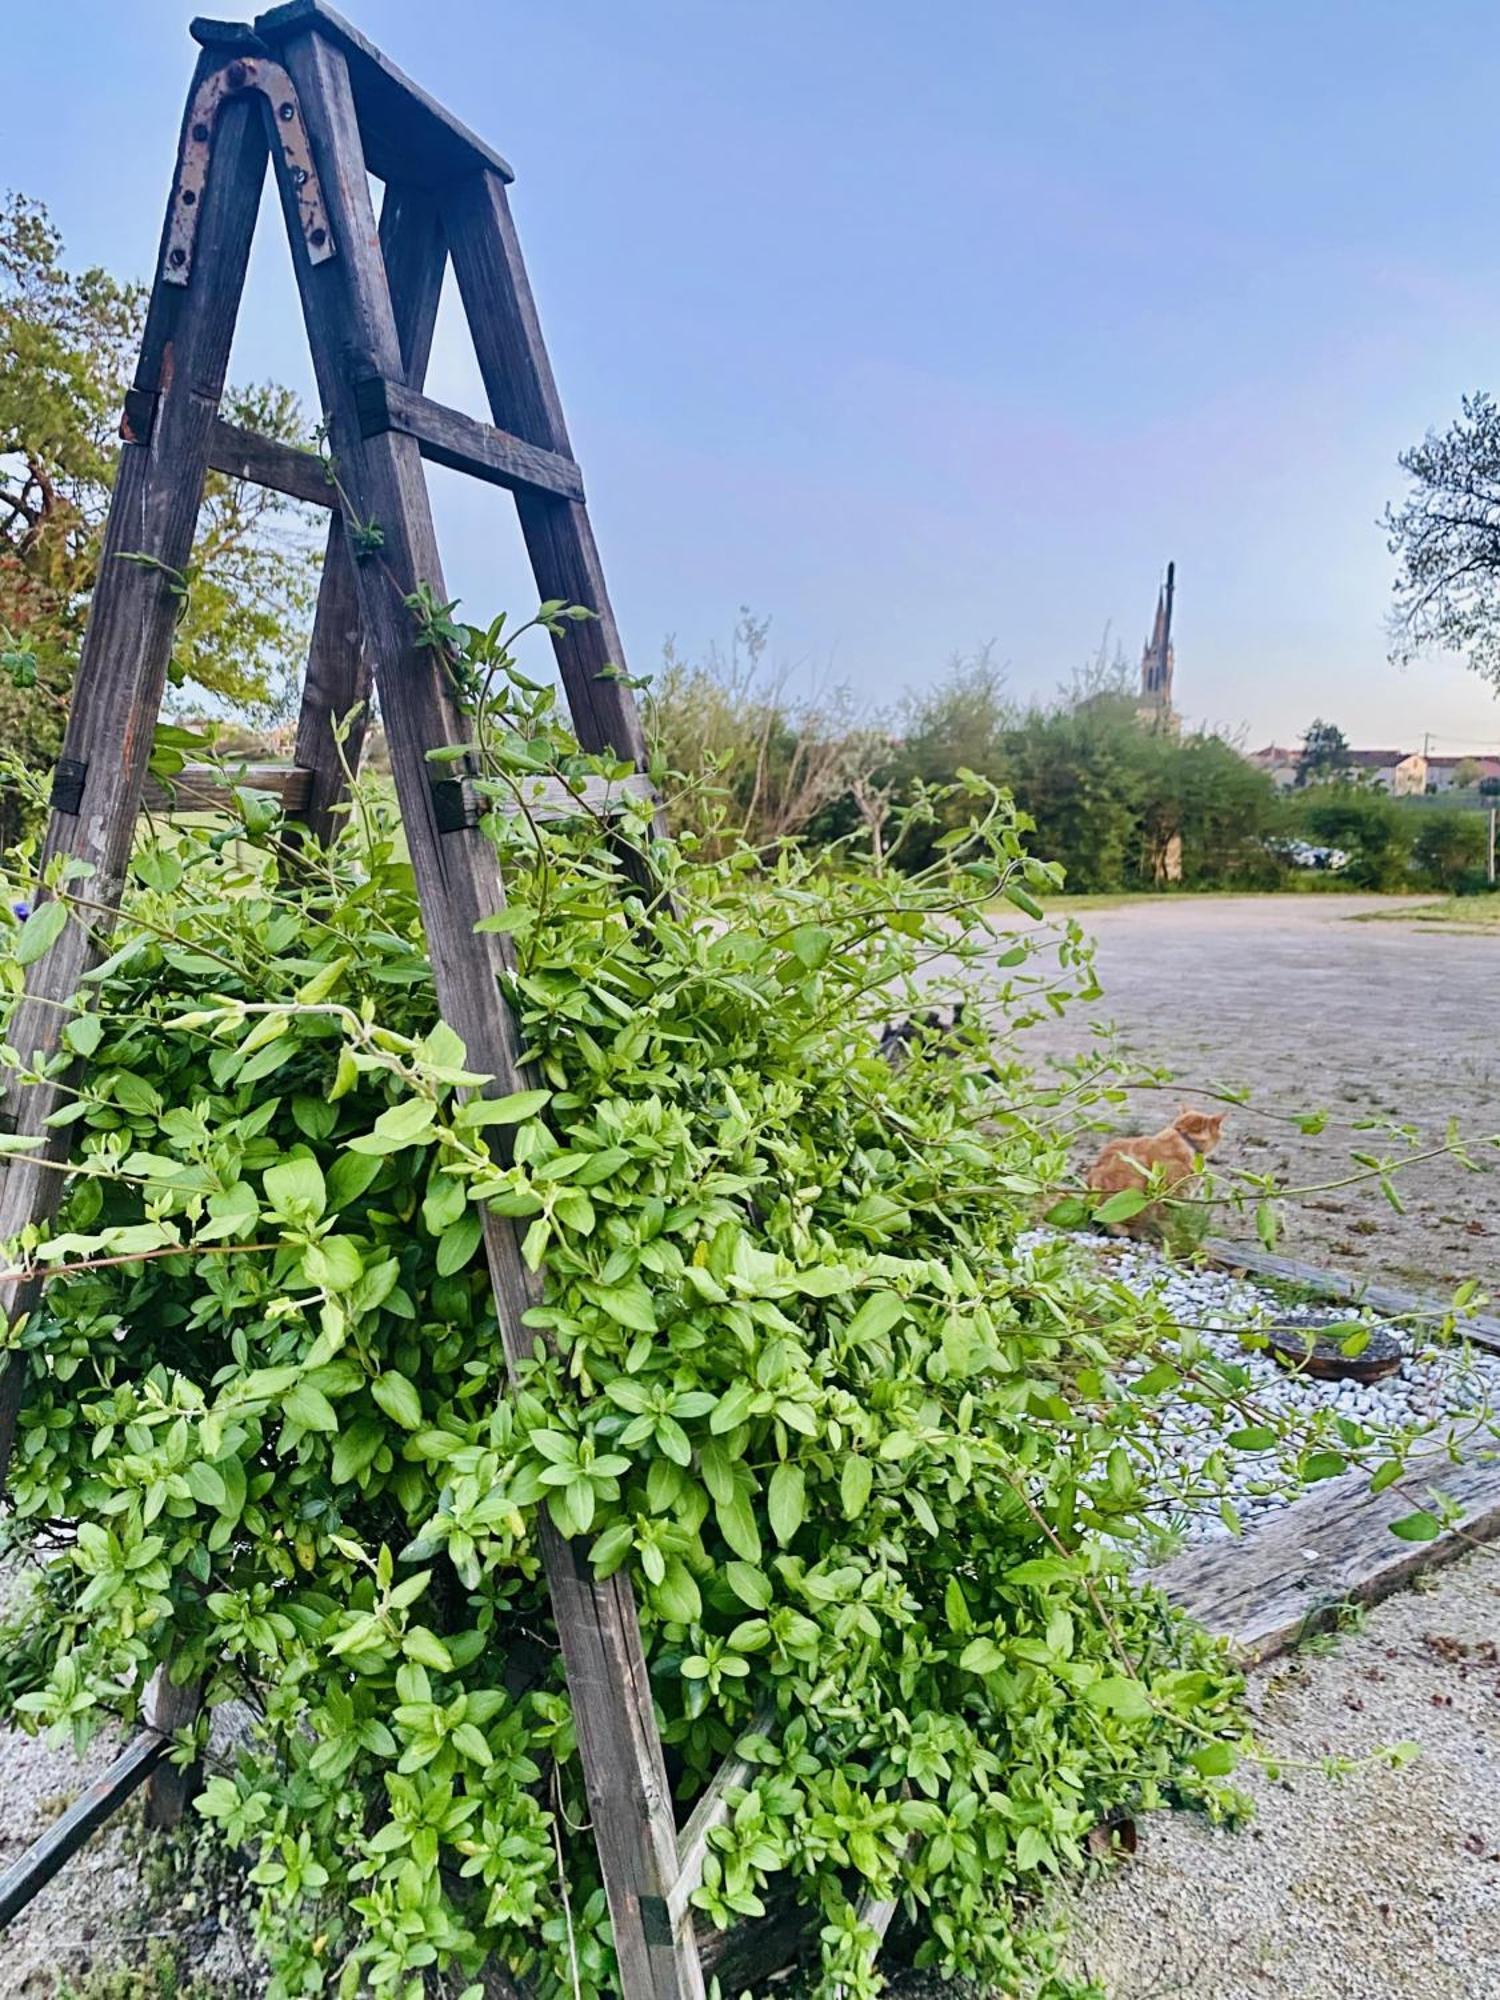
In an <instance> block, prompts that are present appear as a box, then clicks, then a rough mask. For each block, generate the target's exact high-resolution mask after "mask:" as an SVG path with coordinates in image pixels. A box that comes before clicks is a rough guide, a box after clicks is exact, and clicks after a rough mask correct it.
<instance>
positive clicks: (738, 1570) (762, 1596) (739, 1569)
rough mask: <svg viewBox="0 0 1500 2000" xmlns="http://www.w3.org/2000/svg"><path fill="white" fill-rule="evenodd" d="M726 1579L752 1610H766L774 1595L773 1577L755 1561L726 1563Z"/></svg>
mask: <svg viewBox="0 0 1500 2000" xmlns="http://www.w3.org/2000/svg"><path fill="white" fill-rule="evenodd" d="M724 1581H725V1582H726V1583H727V1584H728V1585H729V1588H730V1589H731V1590H732V1591H733V1592H734V1594H735V1596H736V1597H737V1598H738V1599H739V1600H740V1602H741V1604H748V1605H749V1606H750V1609H751V1610H752V1611H764V1610H765V1608H766V1606H767V1605H768V1604H769V1603H770V1602H771V1599H772V1597H773V1595H774V1592H773V1591H772V1589H771V1579H770V1578H769V1577H768V1576H767V1575H766V1573H765V1571H764V1570H761V1569H757V1568H756V1567H755V1565H754V1564H753V1563H747V1562H732V1563H726V1564H725V1566H724Z"/></svg>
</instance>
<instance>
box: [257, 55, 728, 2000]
mask: <svg viewBox="0 0 1500 2000" xmlns="http://www.w3.org/2000/svg"><path fill="white" fill-rule="evenodd" d="M304 18H305V16H304ZM283 53H284V59H285V62H286V66H287V68H288V69H289V71H290V72H291V75H292V78H293V81H294V82H295V84H296V86H297V91H298V95H299V97H300V99H301V102H302V107H303V115H304V118H305V120H306V123H307V127H308V131H309V134H310V137H311V141H312V145H313V150H314V154H315V156H316V158H317V162H318V167H319V174H320V178H321V180H322V181H323V183H324V185H325V187H326V188H327V190H328V198H329V202H330V206H331V214H330V226H331V227H332V229H333V230H334V232H335V235H336V237H337V240H338V242H339V245H340V254H339V256H338V257H337V258H336V259H333V260H331V261H329V262H326V263H323V264H320V265H313V264H312V263H310V261H309V260H308V257H307V255H306V251H305V247H304V246H303V245H302V243H301V240H300V237H299V235H298V232H297V231H296V229H295V228H292V229H291V230H290V234H291V238H292V255H293V262H294V265H295V268H296V274H297V282H298V287H299V291H300V294H301V298H302V307H303V314H304V317H305V319H306V321H307V327H308V334H309V339H310V342H311V346H312V350H313V358H314V364H315V367H316V371H317V376H318V386H319V392H320V395H321V398H322V401H323V406H324V411H325V415H326V417H327V420H328V423H329V426H330V434H331V440H332V445H333V451H334V456H335V459H336V461H337V463H338V467H339V478H340V483H341V484H342V485H343V487H344V489H345V492H346V493H347V495H348V496H349V505H350V506H351V507H352V508H353V509H354V510H355V512H356V513H357V514H358V516H359V518H360V519H361V520H362V521H365V522H370V521H373V522H375V523H377V524H378V525H379V527H380V530H381V534H382V537H383V540H382V545H381V548H380V550H379V552H378V555H377V556H376V557H374V558H373V559H372V560H370V561H368V562H366V563H363V564H360V565H357V582H358V588H359V598H360V610H361V618H362V624H363V629H364V632H365V639H366V644H367V646H368V648H369V651H370V654H371V657H372V660H373V664H374V670H375V678H376V683H377V686H378V688H379V691H380V698H381V708H382V714H383V717H384V720H385V724H386V732H387V738H388V741H389V745H390V752H391V764H392V770H393V773H394V776H395V781H396V790H397V795H398V799H399V802H400V806H401V814H402V820H403V823H404V825H405V829H406V834H407V839H408V843H409V846H410V852H411V860H412V867H413V870H414V872H415V875H416V880H417V888H418V895H419V898H420V901H421V907H422V913H423V922H424V925H425V927H426V931H427V939H428V947H429V952H430V956H431V959H432V965H433V975H434V979H435V982H436V986H437V994H438V1003H439V1006H440V1008H441V1010H442V1014H443V1018H444V1019H445V1020H446V1021H447V1022H448V1023H449V1024H450V1025H451V1026H452V1027H453V1028H454V1029H455V1030H456V1032H457V1033H458V1034H459V1035H460V1036H461V1037H462V1038H463V1041H464V1043H465V1046H466V1047H467V1049H468V1051H469V1058H470V1061H471V1062H472V1063H473V1064H474V1066H475V1067H476V1068H480V1069H483V1070H485V1071H487V1072H489V1073H490V1074H491V1075H492V1077H493V1084H492V1088H494V1089H496V1090H498V1091H510V1090H513V1089H515V1088H516V1087H517V1086H518V1084H519V1083H520V1082H521V1081H522V1073H521V1070H520V1067H519V1057H520V1050H519V1048H518V1045H517V1038H516V1031H515V1026H514V1023H513V1021H512V1019H511V1017H510V1014H509V1010H508V1009H507V1008H506V1006H505V1004H504V1001H503V998H502V995H501V990H500V985H499V977H500V975H501V973H502V972H503V970H504V967H505V963H506V960H505V956H504V954H505V946H504V943H503V941H502V940H501V939H500V938H498V937H496V936H495V935H494V934H492V933H489V934H483V935H476V933H475V928H474V926H475V924H476V922H478V920H479V919H480V918H482V917H485V916H491V915H493V914H495V913H496V912H498V911H499V910H500V909H501V908H502V907H503V902H504V898H503V894H502V889H501V883H500V878H499V872H498V869H497V866H496V862H495V855H494V849H493V847H492V846H491V844H490V842H489V841H488V840H487V839H486V838H485V836H484V835H483V834H482V833H481V832H478V831H477V830H469V829H467V828H464V827H462V826H459V827H458V828H456V829H455V830H453V831H451V832H445V831H444V829H443V827H442V826H441V825H440V823H439V820H438V817H437V810H436V806H435V801H434V795H433V788H432V783H431V773H432V768H433V767H432V766H431V765H430V764H429V763H428V760H427V753H428V752H429V751H430V750H436V749H439V748H443V747H448V746H456V745H458V744H460V743H462V742H465V741H467V740H468V731H467V730H466V729H465V728H464V726H463V723H462V719H461V718H460V717H459V715H458V714H457V713H456V711H455V708H454V704H453V700H452V695H451V691H450V689H449V686H448V683H447V680H446V677H445V675H444V674H443V672H442V669H441V664H440V663H439V662H438V661H437V660H436V659H435V658H434V656H433V654H432V653H431V651H430V649H427V648H424V647H422V646H419V645H418V644H417V633H416V627H415V623H414V621H413V619H412V617H411V615H410V613H409V612H408V611H407V609H406V599H407V597H408V596H409V595H410V593H411V592H412V591H413V590H415V588H416V587H417V585H418V584H419V583H425V584H426V585H428V586H429V587H430V588H431V589H432V590H434V591H435V592H436V593H438V595H439V596H443V595H445V594H446V593H445V591H444V585H443V577H442V568H441V564H440V562H439V559H438V552H437V543H436V537H435V535H434V532H433V525H432V514H431V508H430V505H429V502H428V497H427V490H426V483H425V479H424V476H423V472H422V460H421V454H420V452H419V450H418V448H417V443H416V440H415V439H414V438H411V437H409V436H406V435H405V434H403V433H401V432H399V431H384V432H382V433H380V435H379V436H377V437H372V438H366V437H364V436H363V435H362V434H361V425H360V422H359V412H358V409H357V407H356V403H355V397H354V384H355V383H356V382H357V381H359V380H361V379H363V378H364V377H366V376H370V375H379V376H384V377H386V378H387V379H392V380H393V379H395V378H396V377H397V376H398V375H399V373H400V369H401V355H400V349H399V342H398V339H397V331H396V324H395V318H394V314H393V312H392V307H391V300H390V294H389V290H388V286H387V282H386V275H385V270H384V267H383V264H382V261H381V259H380V257H379V255H378V254H377V250H376V244H375V229H374V220H373V216H372V215H371V213H370V207H369V194H368V185H367V180H366V174H365V162H364V156H363V153H362V149H361V144H360V134H359V122H358V118H357V116H356V111H355V104H354V98H353V91H352V87H351V82H350V77H349V71H348V66H347V63H346V61H345V57H344V53H343V52H342V50H341V49H340V48H339V47H338V46H337V45H336V44H335V42H334V41H333V40H331V39H330V38H329V37H328V36H327V35H324V34H319V33H303V34H298V35H294V36H292V37H290V38H289V39H288V40H287V41H286V43H285V46H284V51H283ZM278 180H279V181H280V185H281V193H282V200H283V205H284V206H287V205H288V204H289V203H291V202H293V201H294V199H295V190H294V189H289V188H288V187H287V186H286V184H285V182H284V181H281V180H280V176H279V175H278ZM289 219H293V220H294V214H293V216H292V217H291V218H289ZM450 241H451V239H450ZM559 504H566V503H559ZM443 768H447V767H443ZM455 775H459V776H462V775H464V773H463V771H462V768H461V767H460V770H459V771H458V772H457V773H455ZM484 1227H485V1237H484V1242H485V1252H486V1256H487V1259H488V1262H489V1268H490V1276H491V1281H492V1283H493V1286H494V1290H495V1299H496V1310H497V1314H498V1318H499V1324H500V1328H501V1333H502V1339H503V1342H504V1346H505V1351H506V1355H507V1359H508V1361H509V1364H510V1366H511V1367H512V1368H513V1369H514V1368H515V1367H516V1365H517V1364H518V1363H519V1362H520V1361H521V1360H522V1359H523V1358H525V1357H529V1355H530V1351H531V1344H532V1339H533V1336H532V1334H531V1333H530V1331H529V1330H528V1329H527V1328H526V1327H525V1326H524V1325H523V1324H522V1314H523V1313H524V1312H525V1311H526V1310H527V1309H528V1308H529V1307H530V1305H531V1304H532V1303H533V1301H534V1300H535V1299H536V1297H537V1296H538V1290H539V1287H538V1284H537V1281H536V1280H535V1278H534V1277H533V1275H532V1274H531V1273H530V1272H529V1271H528V1270H527V1268H526V1266H525V1263H524V1260H523V1259H522V1258H521V1256H520V1250H519V1243H518V1240H517V1235H516V1232H515V1229H514V1227H513V1225H512V1224H511V1223H510V1222H509V1221H507V1220H506V1219H504V1218H502V1217H497V1216H494V1215H489V1214H486V1216H485V1217H484ZM541 1542H542V1549H543V1554H544V1557H545V1561H546V1566H547V1575H548V1582H549V1586H550V1588H551V1592H552V1601H553V1606H554V1610H555V1615H556V1621H557V1629H558V1637H559V1641H560V1643H561V1646H562V1651H563V1657H564V1664H565V1667H566V1669H567V1675H568V1685H569V1689H570V1693H571V1697H572V1704H573V1714H574V1719H575V1723H576V1727H577V1732H578V1742H579V1753H580V1758H581V1761H582V1766H583V1771H584V1776H585V1782H586V1785H587V1789H588V1797H589V1807H590V1813H591V1817H592V1820H593V1826H594V1835H595V1840H596V1843H597V1846H598V1851H599V1857H600V1866H601V1870H602V1873H603V1877H604V1882H605V1888H606V1893H607V1896H608V1899H609V1908H610V1915H611V1918H612V1922H613V1928H614V1941H615V1949H616V1952H617V1955H618V1960H619V1965H620V1977H621V1984H622V1987H623V1989H624V1991H625V1993H626V1994H627V1995H628V1996H629V2000H646V1996H652V2000H700V1996H701V1995H702V1991H703V1982H702V1974H701V1971H700V1968H699V1963H698V1957H697V1952H696V1950H695V1948H694V1946H693V1942H692V1937H691V1933H690V1931H688V1930H687V1929H686V1927H685V1926H682V1927H678V1928H676V1929H674V1927H673V1926H672V1925H671V1923H670V1922H669V1921H668V1919H667V1913H666V1894H667V1890H668V1888H669V1887H670V1884H671V1881H672V1879H673V1877H674V1875H675V1872H676V1831H675V1826H674V1822H673V1816H672V1809H671V1799H670V1795H669V1793H668V1790H667V1784H666V1773H665V1768H664V1765H663V1761H662V1755H661V1745H660V1742H659V1739H658V1737H657V1733H656V1726H655V1718H654V1713H653V1708H652V1701H651V1689H650V1683H649V1678H648V1675H647V1672H646V1665H645V1658H644V1654H643V1652H642V1648H641V1641H640V1633H639V1630H638V1628H637V1624H636V1617H635V1606H634V1600H633V1598H632V1596H631V1592H630V1587H629V1583H628V1580H627V1579H626V1578H625V1577H623V1576H615V1577H613V1578H611V1579H610V1580H609V1581H608V1582H607V1583H602V1584H601V1583H598V1582H596V1581H595V1579H594V1577H593V1574H592V1570H591V1568H590V1565H589V1562H588V1557H587V1551H586V1550H585V1549H584V1548H582V1547H580V1546H578V1545H575V1544H572V1543H569V1542H565V1541H564V1540H563V1539H562V1538H561V1537H560V1536H558V1535H557V1534H556V1532H555V1531H554V1530H553V1529H552V1527H551V1524H550V1522H549V1521H548V1520H547V1519H546V1517H545V1516H544V1517H543V1521H542V1528H541Z"/></svg>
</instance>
